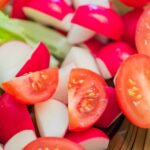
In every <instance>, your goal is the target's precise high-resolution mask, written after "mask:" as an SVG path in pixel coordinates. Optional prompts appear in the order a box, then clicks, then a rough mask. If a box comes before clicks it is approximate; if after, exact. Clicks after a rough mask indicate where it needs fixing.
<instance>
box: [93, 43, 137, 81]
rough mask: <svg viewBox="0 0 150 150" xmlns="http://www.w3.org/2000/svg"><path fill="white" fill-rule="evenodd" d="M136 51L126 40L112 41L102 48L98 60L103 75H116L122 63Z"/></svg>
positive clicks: (107, 77) (108, 76)
mask: <svg viewBox="0 0 150 150" xmlns="http://www.w3.org/2000/svg"><path fill="white" fill-rule="evenodd" d="M134 53H136V50H134V49H133V48H132V47H130V45H128V44H127V43H125V42H114V43H110V44H108V45H106V46H104V47H103V48H101V49H100V50H99V52H98V53H97V56H96V61H97V65H98V67H99V70H100V72H101V74H102V76H103V77H104V78H105V79H109V78H111V77H113V76H115V74H116V72H117V70H118V68H119V66H120V64H121V63H122V62H123V61H124V60H125V59H126V58H128V57H129V56H130V55H132V54H134Z"/></svg>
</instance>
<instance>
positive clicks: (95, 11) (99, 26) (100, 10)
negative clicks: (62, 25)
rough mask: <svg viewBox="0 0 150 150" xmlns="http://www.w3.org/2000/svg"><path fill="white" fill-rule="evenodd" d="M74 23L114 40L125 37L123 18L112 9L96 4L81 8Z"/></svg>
mask: <svg viewBox="0 0 150 150" xmlns="http://www.w3.org/2000/svg"><path fill="white" fill-rule="evenodd" d="M72 23H74V24H78V25H80V26H82V27H85V28H88V29H89V30H92V31H94V32H96V33H97V34H101V35H104V36H106V37H108V38H111V39H114V40H120V39H121V38H122V36H123V31H124V25H123V21H122V18H121V17H120V16H119V14H118V13H116V12H115V11H114V10H112V9H110V8H104V7H101V6H98V5H94V4H89V5H84V6H80V7H79V8H78V9H77V10H76V13H75V15H74V17H73V18H72Z"/></svg>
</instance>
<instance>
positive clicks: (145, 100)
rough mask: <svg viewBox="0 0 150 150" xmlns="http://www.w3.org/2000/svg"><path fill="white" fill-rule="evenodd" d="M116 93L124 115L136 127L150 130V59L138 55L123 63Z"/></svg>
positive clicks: (117, 78) (117, 79) (117, 80)
mask: <svg viewBox="0 0 150 150" xmlns="http://www.w3.org/2000/svg"><path fill="white" fill-rule="evenodd" d="M116 93H117V97H118V103H119V105H120V108H121V110H122V112H123V113H124V115H125V116H126V117H127V118H128V119H129V120H130V121H131V122H132V123H133V124H135V125H136V126H138V127H142V128H150V57H148V56H146V55H143V54H136V55H133V56H131V57H129V58H128V59H127V60H125V61H124V62H123V64H122V65H121V67H120V69H119V72H118V74H117V77H116Z"/></svg>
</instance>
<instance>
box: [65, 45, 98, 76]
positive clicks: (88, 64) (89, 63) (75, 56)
mask: <svg viewBox="0 0 150 150" xmlns="http://www.w3.org/2000/svg"><path fill="white" fill-rule="evenodd" d="M70 63H74V64H75V65H76V66H77V67H79V68H85V69H89V70H92V71H94V72H96V73H98V74H99V71H98V68H97V66H96V63H95V60H94V58H93V56H92V55H91V53H90V52H89V50H87V49H85V48H80V47H72V49H71V50H70V52H69V53H68V55H67V56H66V58H65V60H64V62H63V63H62V67H63V66H66V65H68V64H70Z"/></svg>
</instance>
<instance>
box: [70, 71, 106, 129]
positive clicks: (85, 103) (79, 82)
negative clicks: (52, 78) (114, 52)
mask: <svg viewBox="0 0 150 150" xmlns="http://www.w3.org/2000/svg"><path fill="white" fill-rule="evenodd" d="M106 87H107V84H106V83H105V81H104V79H103V78H102V77H101V76H99V75H98V74H96V73H94V72H92V71H90V70H87V69H80V68H76V69H72V71H71V74H70V79H69V85H68V88H69V90H68V110H69V130H71V131H82V130H86V129H87V128H90V127H91V126H92V125H94V123H95V122H96V121H97V120H98V119H99V117H100V116H101V115H102V113H103V112H104V110H105V108H106V106H107V103H108V99H107V95H106Z"/></svg>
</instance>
